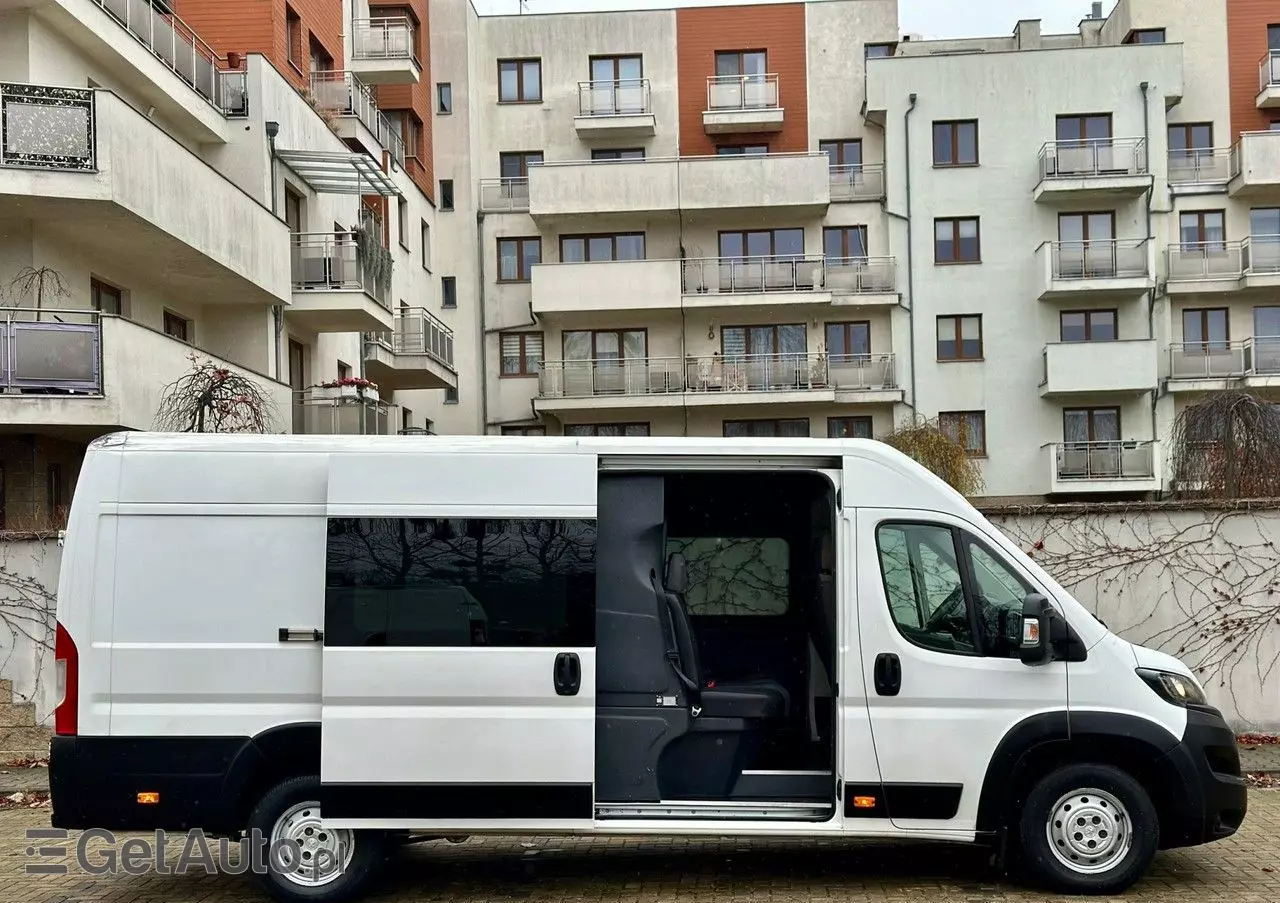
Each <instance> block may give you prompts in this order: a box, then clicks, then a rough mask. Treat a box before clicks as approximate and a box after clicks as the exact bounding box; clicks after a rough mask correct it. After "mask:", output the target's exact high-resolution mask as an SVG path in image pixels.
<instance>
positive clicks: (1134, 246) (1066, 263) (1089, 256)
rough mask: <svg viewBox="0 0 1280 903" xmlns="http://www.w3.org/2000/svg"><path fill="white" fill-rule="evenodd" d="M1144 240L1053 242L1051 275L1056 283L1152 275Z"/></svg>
mask: <svg viewBox="0 0 1280 903" xmlns="http://www.w3.org/2000/svg"><path fill="white" fill-rule="evenodd" d="M1147 242H1148V239H1145V238H1130V239H1104V238H1094V239H1090V240H1088V241H1053V242H1047V244H1049V245H1050V251H1051V254H1052V264H1051V265H1052V268H1053V270H1052V273H1053V278H1054V279H1055V280H1059V279H1060V280H1064V281H1069V280H1073V279H1130V278H1138V277H1142V276H1149V275H1150V274H1151V267H1150V265H1149V261H1148V260H1147Z"/></svg>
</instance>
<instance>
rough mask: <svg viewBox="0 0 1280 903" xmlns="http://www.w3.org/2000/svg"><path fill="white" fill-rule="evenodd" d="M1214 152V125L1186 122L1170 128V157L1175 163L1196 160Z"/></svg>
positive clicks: (1210, 123)
mask: <svg viewBox="0 0 1280 903" xmlns="http://www.w3.org/2000/svg"><path fill="white" fill-rule="evenodd" d="M1211 150H1213V123H1212V122H1186V123H1178V124H1177V125H1171V126H1169V156H1171V157H1172V158H1173V159H1174V161H1175V163H1176V162H1179V161H1182V162H1187V161H1192V160H1195V159H1196V158H1197V157H1198V156H1200V155H1201V154H1205V153H1208V152H1209V151H1211Z"/></svg>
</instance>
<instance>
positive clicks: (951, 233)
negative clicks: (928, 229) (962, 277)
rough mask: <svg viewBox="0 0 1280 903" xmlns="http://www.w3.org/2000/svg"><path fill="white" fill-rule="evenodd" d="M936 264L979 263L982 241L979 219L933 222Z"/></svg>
mask: <svg viewBox="0 0 1280 903" xmlns="http://www.w3.org/2000/svg"><path fill="white" fill-rule="evenodd" d="M933 229H934V242H933V261H934V263H979V262H981V260H982V241H981V239H980V238H979V234H978V218H977V217H976V216H974V217H966V218H964V219H937V220H934V221H933Z"/></svg>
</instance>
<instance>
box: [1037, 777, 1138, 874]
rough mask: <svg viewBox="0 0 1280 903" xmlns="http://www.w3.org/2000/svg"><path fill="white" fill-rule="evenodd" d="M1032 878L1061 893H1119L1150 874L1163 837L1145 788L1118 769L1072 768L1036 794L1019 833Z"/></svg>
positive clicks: (1044, 782)
mask: <svg viewBox="0 0 1280 903" xmlns="http://www.w3.org/2000/svg"><path fill="white" fill-rule="evenodd" d="M1019 834H1020V838H1021V841H1022V844H1021V846H1022V863H1023V866H1024V868H1025V869H1026V870H1027V871H1028V872H1029V877H1031V878H1032V879H1034V880H1037V881H1040V882H1042V883H1044V884H1045V885H1047V886H1048V887H1049V888H1051V889H1053V890H1055V891H1058V892H1060V893H1071V894H1118V893H1121V892H1122V891H1124V890H1126V889H1127V888H1128V887H1129V886H1130V885H1132V884H1133V883H1134V882H1136V881H1137V880H1138V879H1139V878H1141V877H1142V876H1143V874H1145V873H1146V870H1147V867H1148V866H1149V865H1150V864H1151V859H1152V857H1154V856H1155V852H1156V843H1157V840H1158V838H1159V835H1160V823H1159V817H1158V815H1157V814H1156V809H1155V806H1154V805H1152V803H1151V798H1150V797H1149V796H1148V795H1147V792H1146V790H1144V789H1143V787H1142V785H1141V784H1139V783H1138V782H1137V781H1135V780H1134V779H1133V778H1132V777H1130V776H1129V775H1128V774H1127V773H1125V772H1124V771H1121V770H1120V769H1119V768H1115V767H1114V766H1111V765H1101V764H1080V765H1065V766H1063V767H1061V768H1058V769H1057V770H1055V771H1053V772H1051V773H1050V774H1049V775H1047V776H1046V777H1045V778H1043V779H1042V780H1041V781H1040V782H1039V783H1038V784H1036V786H1035V787H1034V788H1033V789H1032V791H1031V793H1030V794H1029V795H1028V796H1027V799H1026V802H1025V804H1024V805H1023V808H1022V818H1021V825H1020V830H1019Z"/></svg>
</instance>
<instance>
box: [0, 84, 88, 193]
mask: <svg viewBox="0 0 1280 903" xmlns="http://www.w3.org/2000/svg"><path fill="white" fill-rule="evenodd" d="M95 111H96V106H95V101H94V92H93V91H88V90H85V89H83V88H53V87H47V86H45V85H27V84H12V83H4V84H0V123H3V128H2V129H0V167H18V168H25V169H56V170H64V171H71V172H93V171H94V170H96V169H97V166H98V163H97V153H96V151H97V134H96V118H95Z"/></svg>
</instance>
